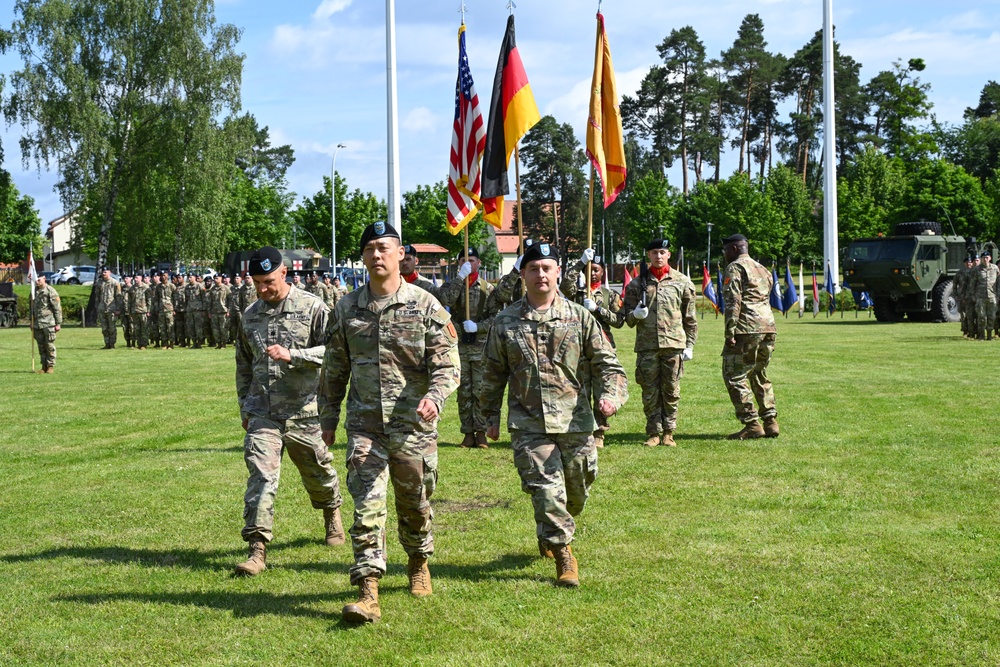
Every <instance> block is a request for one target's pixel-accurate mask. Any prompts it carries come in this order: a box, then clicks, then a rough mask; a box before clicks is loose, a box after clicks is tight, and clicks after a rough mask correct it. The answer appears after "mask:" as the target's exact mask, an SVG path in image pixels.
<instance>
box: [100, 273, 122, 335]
mask: <svg viewBox="0 0 1000 667" xmlns="http://www.w3.org/2000/svg"><path fill="white" fill-rule="evenodd" d="M94 288H95V289H96V290H97V318H98V321H99V322H100V323H101V333H102V334H104V347H103V348H101V349H104V350H113V349H115V343H116V342H118V322H117V319H118V315H119V314H120V313H121V312H122V286H121V285H120V284H118V281H117V280H115V279H114V278H112V277H111V271H110V270H109V269H104V270H103V271H101V277H100V279H99V280H98V281H97V284H96V285H95V286H94Z"/></svg>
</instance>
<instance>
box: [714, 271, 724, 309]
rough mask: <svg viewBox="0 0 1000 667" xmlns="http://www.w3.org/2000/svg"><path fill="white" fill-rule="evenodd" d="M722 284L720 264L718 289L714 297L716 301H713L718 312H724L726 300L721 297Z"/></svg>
mask: <svg viewBox="0 0 1000 667" xmlns="http://www.w3.org/2000/svg"><path fill="white" fill-rule="evenodd" d="M722 285H723V282H722V267H721V266H720V267H719V289H718V292H717V294H718V296H717V297H716V302H715V303H716V305H717V306H718V307H719V312H720V313H724V312H726V300H725V299H723V298H722Z"/></svg>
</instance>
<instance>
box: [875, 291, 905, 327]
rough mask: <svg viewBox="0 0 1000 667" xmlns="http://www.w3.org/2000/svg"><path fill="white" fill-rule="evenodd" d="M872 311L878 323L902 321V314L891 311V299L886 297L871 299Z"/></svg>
mask: <svg viewBox="0 0 1000 667" xmlns="http://www.w3.org/2000/svg"><path fill="white" fill-rule="evenodd" d="M872 309H873V310H874V311H875V319H876V320H878V321H879V322H899V321H901V320H902V319H903V315H902V313H897V312H896V311H895V310H894V309H893V307H892V299H890V298H889V297H886V296H880V297H872Z"/></svg>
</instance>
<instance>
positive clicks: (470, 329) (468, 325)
mask: <svg viewBox="0 0 1000 667" xmlns="http://www.w3.org/2000/svg"><path fill="white" fill-rule="evenodd" d="M462 328H463V329H465V333H476V332H477V331H479V325H478V324H476V323H475V322H473V321H472V320H465V321H464V322H462Z"/></svg>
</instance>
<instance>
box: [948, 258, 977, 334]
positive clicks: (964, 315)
mask: <svg viewBox="0 0 1000 667" xmlns="http://www.w3.org/2000/svg"><path fill="white" fill-rule="evenodd" d="M971 277H972V257H966V258H965V265H964V266H963V267H962V268H961V269H959V270H958V272H957V273H956V274H955V278H954V279H953V280H952V283H951V289H952V294H954V295H955V301H956V302H957V303H958V317H959V322H960V323H961V324H960V326H961V328H962V335H963V336H965V337H966V338H968V337H969V333H970V330H969V317H968V316H969V303H968V300H967V298H966V291H967V290H966V288H967V285H968V282H969V279H970V278H971Z"/></svg>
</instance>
